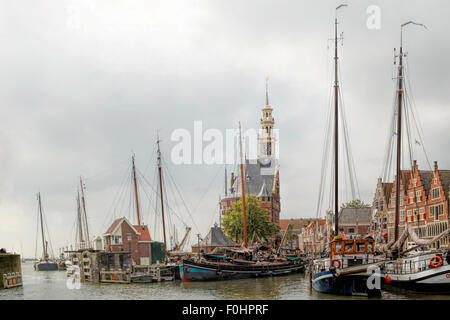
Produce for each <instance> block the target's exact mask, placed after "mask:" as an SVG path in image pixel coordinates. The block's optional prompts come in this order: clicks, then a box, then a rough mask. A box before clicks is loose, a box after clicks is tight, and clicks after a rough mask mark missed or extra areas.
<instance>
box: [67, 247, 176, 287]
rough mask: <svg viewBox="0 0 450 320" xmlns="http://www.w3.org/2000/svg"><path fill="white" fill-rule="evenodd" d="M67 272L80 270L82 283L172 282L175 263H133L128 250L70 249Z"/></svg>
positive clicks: (174, 274) (70, 274)
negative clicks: (80, 250)
mask: <svg viewBox="0 0 450 320" xmlns="http://www.w3.org/2000/svg"><path fill="white" fill-rule="evenodd" d="M68 260H69V261H70V263H71V265H70V266H68V268H67V275H68V276H69V277H70V276H72V275H73V274H74V272H75V269H76V268H77V269H79V275H80V280H81V281H82V282H95V283H152V282H160V281H172V280H174V279H175V278H176V269H177V268H178V266H166V265H160V264H151V265H134V266H133V264H132V259H131V253H130V252H105V251H82V252H71V253H70V255H69V259H68Z"/></svg>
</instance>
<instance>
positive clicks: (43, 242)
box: [38, 192, 47, 259]
mask: <svg viewBox="0 0 450 320" xmlns="http://www.w3.org/2000/svg"><path fill="white" fill-rule="evenodd" d="M38 202H39V216H40V218H41V233H42V249H43V252H44V259H46V258H47V246H46V245H45V237H44V222H43V219H42V203H41V193H40V192H38Z"/></svg>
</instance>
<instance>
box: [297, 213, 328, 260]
mask: <svg viewBox="0 0 450 320" xmlns="http://www.w3.org/2000/svg"><path fill="white" fill-rule="evenodd" d="M299 220H301V222H300V223H301V224H302V225H303V227H302V229H301V231H300V234H299V236H298V242H299V249H300V251H301V252H303V253H319V252H322V251H323V250H324V249H325V246H326V219H317V218H314V219H312V218H311V219H299ZM305 222H306V224H305Z"/></svg>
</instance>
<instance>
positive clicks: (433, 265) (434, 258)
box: [430, 256, 442, 268]
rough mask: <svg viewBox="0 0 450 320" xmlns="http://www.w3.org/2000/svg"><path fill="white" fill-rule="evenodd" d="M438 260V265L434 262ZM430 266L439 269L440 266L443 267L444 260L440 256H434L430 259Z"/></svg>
mask: <svg viewBox="0 0 450 320" xmlns="http://www.w3.org/2000/svg"><path fill="white" fill-rule="evenodd" d="M436 259H437V261H438V262H437V263H434V261H435V260H436ZM430 266H431V267H433V268H439V267H440V266H442V258H441V257H439V256H434V257H433V258H431V259H430Z"/></svg>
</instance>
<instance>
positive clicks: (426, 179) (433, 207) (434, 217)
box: [372, 161, 450, 248]
mask: <svg viewBox="0 0 450 320" xmlns="http://www.w3.org/2000/svg"><path fill="white" fill-rule="evenodd" d="M401 176H402V181H401V184H400V212H399V236H400V235H401V234H402V232H403V231H404V230H405V227H406V224H410V225H412V226H413V229H414V230H415V232H416V233H417V235H418V236H419V237H420V238H423V239H430V238H432V237H434V236H436V235H437V234H439V233H441V232H443V231H445V230H447V229H448V225H449V215H448V211H449V197H450V170H439V168H438V164H437V162H436V161H435V162H434V170H419V168H418V165H417V162H416V161H414V162H413V166H412V170H411V171H407V170H402V171H401ZM380 183H381V180H380V179H379V180H378V185H377V191H376V192H375V197H374V203H373V205H372V213H374V212H376V213H378V212H381V210H380V209H381V206H380V200H381V197H380V196H379V189H380ZM384 192H385V194H386V196H385V198H384V199H386V200H387V201H388V202H387V203H388V205H387V213H388V214H387V218H388V219H387V230H386V228H385V224H384V223H383V218H382V219H381V221H382V223H381V231H382V232H386V231H387V237H388V241H390V240H392V239H394V228H395V199H396V178H395V179H394V182H393V184H392V188H391V192H390V194H389V195H388V193H389V189H385V190H384ZM383 205H384V203H383ZM385 210H386V208H384V207H383V210H382V211H383V215H384V214H385V213H384V212H385ZM383 215H381V216H382V217H383ZM372 220H378V217H377V216H376V215H372ZM372 225H373V226H377V221H372ZM373 230H377V229H373ZM409 244H412V243H409ZM407 246H408V243H405V247H407ZM437 246H440V247H447V248H448V246H449V243H448V238H443V239H441V240H440V241H439V243H435V244H433V245H432V248H436V247H437Z"/></svg>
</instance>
